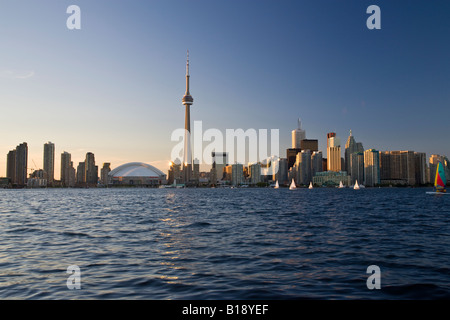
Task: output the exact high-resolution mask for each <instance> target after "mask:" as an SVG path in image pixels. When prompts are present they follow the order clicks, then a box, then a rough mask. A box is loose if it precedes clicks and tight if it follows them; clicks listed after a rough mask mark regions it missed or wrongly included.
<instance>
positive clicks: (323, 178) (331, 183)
mask: <svg viewBox="0 0 450 320" xmlns="http://www.w3.org/2000/svg"><path fill="white" fill-rule="evenodd" d="M341 181H342V184H344V185H345V186H349V185H350V176H349V175H348V174H347V172H345V171H339V172H336V171H323V172H317V173H316V175H315V176H314V177H313V184H314V185H318V186H328V187H335V186H338V185H339V184H340V182H341Z"/></svg>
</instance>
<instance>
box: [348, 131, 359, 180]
mask: <svg viewBox="0 0 450 320" xmlns="http://www.w3.org/2000/svg"><path fill="white" fill-rule="evenodd" d="M355 152H356V141H355V138H353V135H352V130H350V135H349V136H348V139H347V143H346V144H345V169H344V170H345V171H347V173H348V174H350V175H351V173H350V171H351V169H350V168H351V167H350V156H351V155H352V153H355ZM360 181H361V180H360Z"/></svg>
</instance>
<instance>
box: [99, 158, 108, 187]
mask: <svg viewBox="0 0 450 320" xmlns="http://www.w3.org/2000/svg"><path fill="white" fill-rule="evenodd" d="M110 172H111V163H109V162H105V163H103V167H102V169H101V170H100V181H101V183H102V184H103V185H104V186H107V185H109V179H108V174H109V173H110Z"/></svg>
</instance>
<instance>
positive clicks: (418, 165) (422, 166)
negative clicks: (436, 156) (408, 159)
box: [414, 152, 428, 185]
mask: <svg viewBox="0 0 450 320" xmlns="http://www.w3.org/2000/svg"><path fill="white" fill-rule="evenodd" d="M414 164H415V169H414V173H415V178H416V184H419V185H424V184H426V183H428V182H427V173H426V167H427V156H426V154H425V153H424V152H414Z"/></svg>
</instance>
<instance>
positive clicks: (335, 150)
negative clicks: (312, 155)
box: [327, 132, 342, 172]
mask: <svg viewBox="0 0 450 320" xmlns="http://www.w3.org/2000/svg"><path fill="white" fill-rule="evenodd" d="M327 170H328V171H335V172H339V171H341V170H342V159H341V141H340V139H339V138H338V137H337V136H336V133H334V132H330V133H328V134H327Z"/></svg>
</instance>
